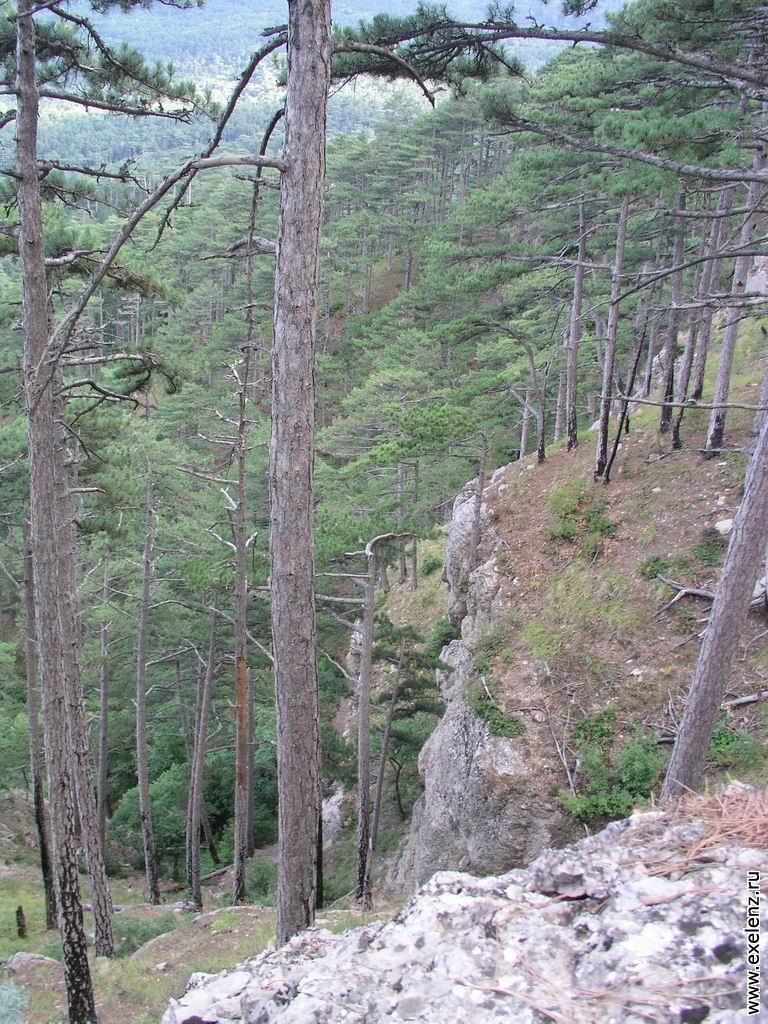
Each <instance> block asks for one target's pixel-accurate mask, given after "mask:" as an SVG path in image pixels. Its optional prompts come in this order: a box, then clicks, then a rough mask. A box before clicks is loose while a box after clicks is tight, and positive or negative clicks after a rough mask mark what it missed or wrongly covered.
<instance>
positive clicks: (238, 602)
mask: <svg viewBox="0 0 768 1024" xmlns="http://www.w3.org/2000/svg"><path fill="white" fill-rule="evenodd" d="M247 384H248V361H247V360H246V371H245V379H244V380H243V381H241V382H240V394H239V417H238V428H237V509H236V510H235V529H234V535H235V723H236V727H235V834H234V862H235V864H234V876H233V882H232V890H233V891H232V900H233V902H234V903H235V905H238V904H241V903H245V864H246V861H247V859H248V754H249V750H250V736H249V732H248V663H247V660H246V659H247V637H246V632H247V601H248V579H247V574H246V549H245V545H246V536H245V518H246V508H245V446H246V440H247V434H248V418H247V417H248V411H247V397H248V396H247Z"/></svg>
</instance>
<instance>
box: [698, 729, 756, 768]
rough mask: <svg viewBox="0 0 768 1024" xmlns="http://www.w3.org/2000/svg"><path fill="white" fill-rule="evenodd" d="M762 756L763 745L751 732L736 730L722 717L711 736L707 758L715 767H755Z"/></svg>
mask: <svg viewBox="0 0 768 1024" xmlns="http://www.w3.org/2000/svg"><path fill="white" fill-rule="evenodd" d="M764 756H765V751H764V749H763V746H762V744H761V743H760V741H759V740H758V738H757V737H756V736H755V735H754V734H753V733H749V732H737V731H736V730H735V729H732V728H731V727H730V726H729V725H728V723H727V721H726V720H725V719H722V720H721V721H720V722H719V724H718V726H717V728H716V729H715V732H714V735H713V736H712V742H711V744H710V747H709V753H708V754H707V760H708V761H709V763H710V764H712V765H715V766H716V767H717V768H755V767H757V766H758V765H759V764H760V763H762V761H763V759H764Z"/></svg>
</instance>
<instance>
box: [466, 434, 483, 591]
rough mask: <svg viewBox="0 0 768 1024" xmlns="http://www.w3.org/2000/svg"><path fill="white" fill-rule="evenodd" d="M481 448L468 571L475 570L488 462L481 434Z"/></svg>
mask: <svg viewBox="0 0 768 1024" xmlns="http://www.w3.org/2000/svg"><path fill="white" fill-rule="evenodd" d="M482 438H483V447H482V451H481V453H480V461H479V463H478V467H477V487H476V488H475V497H474V500H473V502H472V533H471V534H470V539H469V571H470V572H472V570H473V569H476V568H477V553H478V549H479V547H480V523H481V519H482V512H483V491H484V490H485V473H486V464H487V461H488V435H487V434H483V435H482Z"/></svg>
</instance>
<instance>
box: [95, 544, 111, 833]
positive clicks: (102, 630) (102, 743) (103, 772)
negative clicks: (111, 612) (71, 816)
mask: <svg viewBox="0 0 768 1024" xmlns="http://www.w3.org/2000/svg"><path fill="white" fill-rule="evenodd" d="M108 603H109V563H108V562H107V564H105V566H104V586H103V589H102V607H103V609H104V611H103V614H104V616H105V617H104V618H103V619H102V620H101V622H100V623H99V654H100V656H101V664H100V666H99V766H98V779H99V783H98V789H97V793H98V799H97V808H96V809H97V815H98V819H99V839H100V840H101V846H102V849H105V848H106V842H107V802H108V790H107V786H108V781H107V778H108V771H109V620H108V619H107V618H106V614H107V604H108Z"/></svg>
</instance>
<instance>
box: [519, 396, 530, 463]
mask: <svg viewBox="0 0 768 1024" xmlns="http://www.w3.org/2000/svg"><path fill="white" fill-rule="evenodd" d="M530 429H531V394H530V391H529V390H528V388H526V389H525V402H524V404H523V425H522V428H521V430H520V458H521V459H524V458H525V456H526V455H527V454H528V433H529V431H530Z"/></svg>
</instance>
